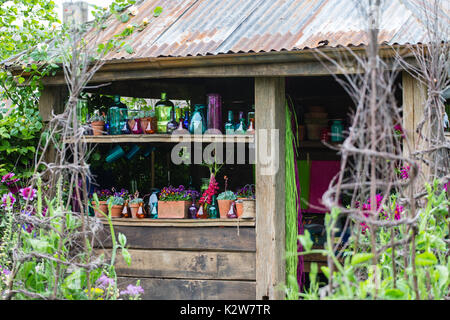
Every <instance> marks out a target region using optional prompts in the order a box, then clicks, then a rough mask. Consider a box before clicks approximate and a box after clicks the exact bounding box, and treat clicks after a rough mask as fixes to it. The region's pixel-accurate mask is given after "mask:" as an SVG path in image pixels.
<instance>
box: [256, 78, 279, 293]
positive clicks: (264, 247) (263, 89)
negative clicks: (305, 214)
mask: <svg viewBox="0 0 450 320" xmlns="http://www.w3.org/2000/svg"><path fill="white" fill-rule="evenodd" d="M255 110H256V113H255V116H256V128H257V132H256V155H257V156H256V194H257V197H256V221H257V224H256V261H257V264H256V284H257V286H256V297H257V299H267V298H268V299H283V298H284V293H283V291H282V290H280V288H279V285H280V284H282V283H284V282H285V242H286V239H285V201H284V200H285V199H284V194H285V192H284V190H285V164H284V150H285V120H286V119H285V79H284V78H255ZM261 129H265V130H266V131H263V130H261ZM266 150H267V151H266ZM264 155H267V156H268V157H267V156H266V157H264Z"/></svg>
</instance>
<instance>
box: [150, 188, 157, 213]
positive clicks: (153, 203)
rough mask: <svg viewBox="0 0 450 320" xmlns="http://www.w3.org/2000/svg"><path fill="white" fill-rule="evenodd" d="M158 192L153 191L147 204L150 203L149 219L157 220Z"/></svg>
mask: <svg viewBox="0 0 450 320" xmlns="http://www.w3.org/2000/svg"><path fill="white" fill-rule="evenodd" d="M157 194H158V191H153V193H152V195H151V196H150V199H149V202H150V219H157V218H158V196H157Z"/></svg>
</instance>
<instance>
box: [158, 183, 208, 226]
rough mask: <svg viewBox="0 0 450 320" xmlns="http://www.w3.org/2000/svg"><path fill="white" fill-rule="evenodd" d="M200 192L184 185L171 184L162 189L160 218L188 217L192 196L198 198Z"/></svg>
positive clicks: (159, 206) (159, 205) (159, 209)
mask: <svg viewBox="0 0 450 320" xmlns="http://www.w3.org/2000/svg"><path fill="white" fill-rule="evenodd" d="M199 196H200V194H199V193H198V192H197V191H195V190H191V189H185V187H184V186H183V185H180V186H179V187H178V188H175V187H172V186H169V187H165V188H163V189H162V190H161V193H160V194H159V201H158V218H162V219H164V218H165V219H168V218H169V219H170V218H172V219H184V218H187V215H188V209H189V206H190V205H191V203H192V198H195V199H198V197H199Z"/></svg>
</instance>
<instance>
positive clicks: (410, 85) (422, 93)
mask: <svg viewBox="0 0 450 320" xmlns="http://www.w3.org/2000/svg"><path fill="white" fill-rule="evenodd" d="M402 87H403V130H404V132H405V134H406V135H407V137H408V142H409V144H408V146H407V147H406V146H404V148H403V154H404V155H405V156H409V154H410V152H414V151H415V150H417V149H418V148H423V143H424V141H421V139H420V137H419V134H418V133H417V132H416V130H417V125H418V124H419V122H420V121H421V120H422V117H423V111H424V106H425V100H426V99H427V90H426V87H425V86H424V85H423V84H421V83H420V82H419V81H418V80H417V79H415V78H414V77H413V76H411V75H410V74H409V73H407V72H405V71H403V73H402ZM425 126H426V124H425ZM424 129H425V130H426V128H424ZM428 174H429V170H428V167H427V166H426V165H425V164H424V163H420V171H419V180H416V181H417V182H416V186H423V183H422V182H421V179H423V178H424V176H427V175H428Z"/></svg>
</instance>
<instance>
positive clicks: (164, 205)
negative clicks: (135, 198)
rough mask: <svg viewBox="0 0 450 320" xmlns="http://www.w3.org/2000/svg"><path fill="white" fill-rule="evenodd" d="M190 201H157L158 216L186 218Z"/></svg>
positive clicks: (162, 217)
mask: <svg viewBox="0 0 450 320" xmlns="http://www.w3.org/2000/svg"><path fill="white" fill-rule="evenodd" d="M191 203H192V201H158V218H161V219H186V218H187V216H188V209H189V206H190V205H191Z"/></svg>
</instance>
